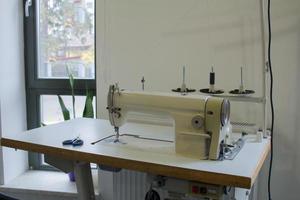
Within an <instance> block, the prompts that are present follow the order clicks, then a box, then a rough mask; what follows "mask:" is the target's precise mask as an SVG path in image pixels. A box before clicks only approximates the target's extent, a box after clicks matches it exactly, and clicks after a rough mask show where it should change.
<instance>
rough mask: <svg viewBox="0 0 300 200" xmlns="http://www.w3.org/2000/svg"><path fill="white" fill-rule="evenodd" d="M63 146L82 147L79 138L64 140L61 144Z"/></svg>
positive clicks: (81, 141)
mask: <svg viewBox="0 0 300 200" xmlns="http://www.w3.org/2000/svg"><path fill="white" fill-rule="evenodd" d="M62 144H63V145H72V146H73V147H76V146H82V145H83V140H82V139H80V138H79V137H76V138H74V139H72V140H65V141H63V142H62Z"/></svg>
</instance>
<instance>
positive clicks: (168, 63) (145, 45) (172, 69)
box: [97, 0, 300, 200]
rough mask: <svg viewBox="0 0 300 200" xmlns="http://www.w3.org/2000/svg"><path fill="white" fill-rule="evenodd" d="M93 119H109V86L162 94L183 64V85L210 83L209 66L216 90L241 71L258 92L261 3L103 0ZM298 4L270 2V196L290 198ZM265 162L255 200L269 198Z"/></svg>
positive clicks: (294, 191) (299, 60) (295, 158)
mask: <svg viewBox="0 0 300 200" xmlns="http://www.w3.org/2000/svg"><path fill="white" fill-rule="evenodd" d="M97 4H98V6H97V72H98V74H97V77H98V80H97V82H98V83H97V87H98V88H99V90H98V115H99V116H100V117H103V118H105V117H106V110H105V106H106V105H105V103H106V92H107V88H108V85H109V84H111V83H113V82H116V81H119V82H120V84H121V87H123V88H130V89H139V88H140V85H139V81H140V79H141V77H142V76H143V75H144V76H145V77H146V81H147V82H146V89H147V90H163V91H167V90H169V89H170V88H173V87H175V86H177V85H179V84H180V76H179V72H180V66H182V65H184V64H186V65H187V66H188V73H187V74H188V84H189V86H191V87H194V88H197V89H199V88H201V87H204V86H206V84H207V73H208V71H209V67H210V66H211V65H215V71H217V77H218V79H217V85H219V86H222V87H223V88H225V89H231V88H233V87H236V86H237V84H238V78H237V77H236V76H237V74H238V67H239V66H241V65H244V66H246V73H247V76H246V84H247V86H248V87H250V88H254V89H256V90H258V93H260V92H261V91H260V87H259V85H260V82H259V79H260V76H259V75H258V74H260V72H261V71H260V70H259V67H260V66H261V56H260V55H261V51H260V46H259V42H260V37H259V15H258V11H259V10H258V1H249V0H228V1H218V0H164V1H161V0H152V1H149V0H148V1H147V0H143V1H140V0H139V1H138V0H122V1H121V0H110V1H107V0H101V1H98V2H97ZM299 11H300V1H299V0H285V1H282V0H272V20H273V41H274V45H273V54H272V55H273V67H274V77H275V87H274V89H275V92H274V97H275V108H276V120H275V123H276V124H275V132H274V134H275V135H274V137H275V158H274V171H273V179H272V191H273V198H274V199H287V200H289V199H290V200H294V199H298V197H299V189H298V186H299V185H300V173H299V169H300V153H299V150H298V147H299V146H300V136H299V135H300V134H299V128H300V109H299V106H298V103H299V102H300V93H299V88H298V87H299V85H300V79H299V77H300V12H299ZM267 167H268V166H267V164H266V166H264V168H265V169H264V171H263V172H262V173H261V177H260V182H259V189H258V194H259V197H258V199H259V200H262V199H267V197H266V195H267V190H266V188H267V187H266V186H267V185H266V180H267V173H266V169H267Z"/></svg>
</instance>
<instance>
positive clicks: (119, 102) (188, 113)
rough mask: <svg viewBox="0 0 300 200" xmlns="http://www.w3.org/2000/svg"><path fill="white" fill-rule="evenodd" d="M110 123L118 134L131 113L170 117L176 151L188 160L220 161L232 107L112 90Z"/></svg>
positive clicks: (209, 100)
mask: <svg viewBox="0 0 300 200" xmlns="http://www.w3.org/2000/svg"><path fill="white" fill-rule="evenodd" d="M107 109H108V113H109V121H110V123H111V125H112V126H113V127H114V128H115V131H116V140H115V142H118V141H119V137H120V134H119V128H120V127H121V126H122V125H123V124H124V123H125V122H126V120H127V118H128V113H130V112H146V113H153V114H159V113H167V114H169V115H170V116H172V118H173V119H174V127H175V151H176V153H178V154H182V155H184V156H187V157H194V158H198V159H211V160H217V159H219V158H220V154H222V146H223V145H224V144H227V143H228V139H229V138H230V134H231V125H230V103H229V101H228V100H226V99H223V98H215V97H207V96H201V95H180V94H173V93H155V92H151V93H150V92H134V91H126V90H120V89H119V87H118V85H111V86H110V87H109V92H108V97H107Z"/></svg>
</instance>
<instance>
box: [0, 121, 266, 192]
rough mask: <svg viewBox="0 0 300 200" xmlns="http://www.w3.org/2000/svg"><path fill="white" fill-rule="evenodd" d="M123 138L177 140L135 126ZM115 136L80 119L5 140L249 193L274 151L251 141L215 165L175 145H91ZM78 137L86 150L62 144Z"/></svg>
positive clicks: (104, 124)
mask: <svg viewBox="0 0 300 200" xmlns="http://www.w3.org/2000/svg"><path fill="white" fill-rule="evenodd" d="M124 133H127V134H137V135H140V136H144V137H151V138H160V139H166V140H173V137H174V130H173V128H172V127H168V126H157V125H146V124H136V123H127V124H126V125H124V126H123V127H121V129H120V134H124ZM111 134H114V130H113V127H112V126H111V125H110V124H109V122H108V121H106V120H99V119H75V120H71V121H67V122H62V123H59V124H55V125H50V126H46V127H42V128H38V129H34V130H30V131H26V132H24V133H15V134H14V135H10V136H9V137H3V138H2V139H1V145H2V146H6V147H11V148H15V149H22V150H27V151H33V152H38V153H43V154H46V155H51V156H55V157H59V158H62V159H68V160H74V161H83V162H87V163H98V164H102V165H107V166H111V167H117V168H124V169H130V170H137V171H142V172H149V173H153V174H157V175H164V176H170V177H174V178H180V179H186V180H192V181H199V182H203V183H211V184H218V185H224V186H234V187H239V188H248V189H249V188H251V186H252V185H253V183H254V181H255V179H256V177H257V175H258V173H259V171H260V169H261V166H262V164H263V163H264V161H265V159H266V156H267V154H268V152H269V149H270V143H269V140H268V139H263V140H262V142H261V143H256V142H251V141H248V142H246V144H245V146H244V147H243V148H242V150H241V151H240V152H239V154H238V155H237V156H236V157H235V159H234V160H224V161H211V160H198V159H193V158H187V157H183V156H181V155H178V154H176V153H175V148H174V143H168V142H158V141H151V140H142V139H136V138H133V137H125V136H124V137H122V138H121V139H123V140H125V141H126V144H115V143H108V142H104V141H102V142H100V143H97V144H95V145H92V144H91V143H92V142H95V141H97V140H99V139H101V138H103V137H106V136H109V135H111ZM78 135H80V138H81V139H82V140H84V145H83V146H81V147H72V146H63V145H62V141H64V140H67V139H72V138H74V137H76V136H78ZM195 151H196V149H195Z"/></svg>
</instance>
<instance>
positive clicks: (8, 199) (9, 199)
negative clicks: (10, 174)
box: [0, 193, 18, 200]
mask: <svg viewBox="0 0 300 200" xmlns="http://www.w3.org/2000/svg"><path fill="white" fill-rule="evenodd" d="M0 199H1V200H18V199H15V198H12V197H9V196H6V195H4V194H1V193H0Z"/></svg>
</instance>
